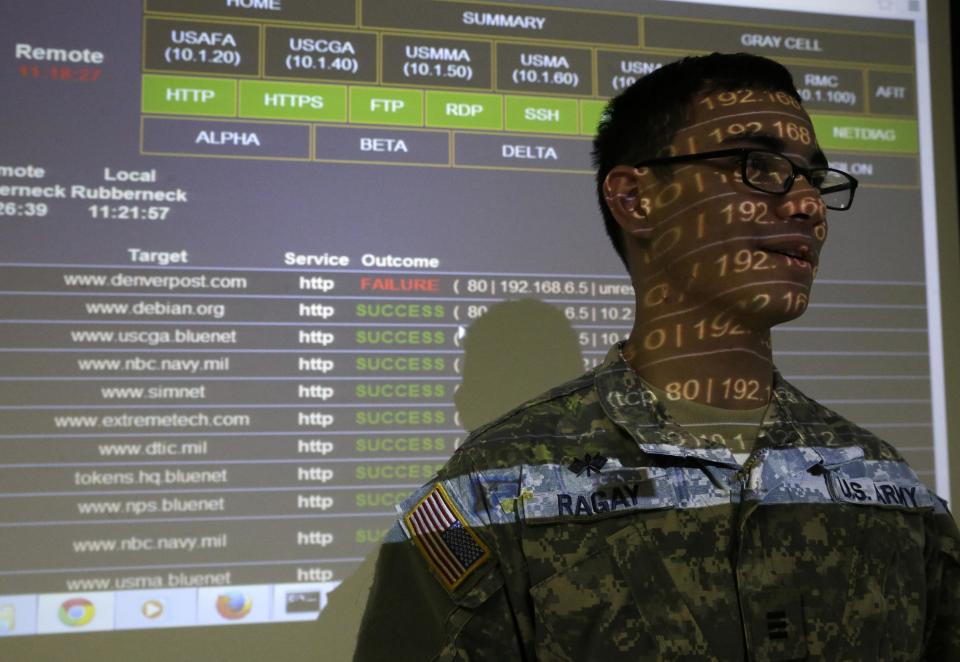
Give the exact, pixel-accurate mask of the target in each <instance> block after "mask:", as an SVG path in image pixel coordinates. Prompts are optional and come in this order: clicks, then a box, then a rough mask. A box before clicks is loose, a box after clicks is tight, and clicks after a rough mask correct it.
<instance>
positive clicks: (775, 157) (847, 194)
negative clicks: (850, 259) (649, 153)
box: [634, 147, 858, 211]
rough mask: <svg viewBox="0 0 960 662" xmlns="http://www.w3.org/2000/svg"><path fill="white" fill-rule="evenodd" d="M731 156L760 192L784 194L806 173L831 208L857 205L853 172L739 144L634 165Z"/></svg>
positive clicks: (750, 183)
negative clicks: (809, 165)
mask: <svg viewBox="0 0 960 662" xmlns="http://www.w3.org/2000/svg"><path fill="white" fill-rule="evenodd" d="M730 156H735V157H737V158H738V159H739V161H740V174H741V175H743V181H744V183H745V184H746V185H747V186H749V187H751V188H754V189H756V190H758V191H763V192H764V193H773V194H775V195H783V194H784V193H786V192H787V191H789V190H790V189H791V188H792V187H793V184H794V182H796V181H797V176H798V175H803V176H804V178H805V179H806V180H807V181H808V182H809V183H810V186H812V187H813V188H815V189H817V191H818V192H819V193H820V197H821V198H822V199H823V203H824V204H825V205H826V207H827V209H836V210H839V211H845V210H847V209H850V207H851V206H852V205H853V194H854V192H856V190H857V184H858V182H857V180H856V178H854V177H853V176H852V175H848V174H847V173H845V172H843V171H842V170H836V169H834V168H802V167H800V166H798V165H797V164H796V163H794V162H793V161H791V160H790V159H788V158H787V157H785V156H784V155H783V154H779V153H777V152H771V151H769V150H765V149H750V148H746V147H739V148H736V149H721V150H718V151H716V152H704V153H702V154H684V155H682V156H665V157H663V158H659V159H651V160H649V161H643V162H642V163H637V164H636V165H634V167H635V168H643V167H647V166H658V165H666V164H668V163H686V162H690V161H701V160H703V159H719V158H723V157H730Z"/></svg>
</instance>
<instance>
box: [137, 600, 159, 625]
mask: <svg viewBox="0 0 960 662" xmlns="http://www.w3.org/2000/svg"><path fill="white" fill-rule="evenodd" d="M140 613H141V614H143V616H144V618H149V619H150V620H153V619H155V618H160V617H161V616H162V615H163V601H162V600H147V601H146V602H144V603H143V604H142V605H140Z"/></svg>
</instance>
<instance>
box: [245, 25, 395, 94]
mask: <svg viewBox="0 0 960 662" xmlns="http://www.w3.org/2000/svg"><path fill="white" fill-rule="evenodd" d="M264 66H265V68H266V75H267V76H277V77H281V78H310V79H319V80H349V81H355V82H376V80H377V36H376V35H375V34H373V33H372V32H333V31H330V30H304V29H300V28H276V27H267V28H266V50H265V55H264Z"/></svg>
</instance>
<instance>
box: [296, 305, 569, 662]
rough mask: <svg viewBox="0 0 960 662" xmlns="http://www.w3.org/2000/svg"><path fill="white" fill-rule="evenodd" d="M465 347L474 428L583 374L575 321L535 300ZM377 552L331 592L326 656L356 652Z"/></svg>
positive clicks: (322, 642)
mask: <svg viewBox="0 0 960 662" xmlns="http://www.w3.org/2000/svg"><path fill="white" fill-rule="evenodd" d="M463 351H464V354H463V363H462V366H461V367H462V370H461V374H462V375H463V378H462V382H461V384H460V386H459V388H458V389H457V391H456V393H455V395H454V402H455V404H456V407H457V412H458V414H459V415H460V424H461V425H462V426H463V427H464V429H467V430H473V429H476V428H478V427H480V426H481V425H484V424H485V423H487V422H489V421H492V420H495V419H497V418H499V417H500V416H501V415H503V414H504V413H506V412H508V411H510V410H511V409H513V408H514V407H516V406H517V405H518V404H519V403H521V402H524V401H525V400H529V399H530V398H532V397H535V396H537V395H538V394H540V393H543V392H544V391H546V390H548V389H550V388H551V387H553V386H556V385H558V384H561V383H563V382H564V381H567V380H568V379H571V378H573V377H576V376H577V375H578V374H580V373H581V372H583V359H582V357H581V354H580V345H579V343H578V341H577V335H576V333H575V332H574V330H573V328H572V327H571V326H570V322H568V321H567V319H566V318H565V317H564V315H563V313H562V312H560V310H559V309H557V308H556V307H554V306H551V305H550V304H547V303H544V302H543V301H538V300H536V299H521V300H518V301H505V302H503V303H498V304H494V305H493V306H490V308H489V310H488V311H487V312H486V313H485V314H483V315H482V316H481V317H480V318H478V319H477V320H475V321H474V322H473V324H471V325H470V328H469V330H468V332H467V335H466V338H465V341H464V344H463ZM378 552H379V547H378V548H377V549H375V550H373V551H372V552H371V553H370V554H368V555H367V558H366V559H365V560H364V561H363V563H362V564H361V565H360V567H359V568H357V570H356V571H355V572H354V574H353V575H351V576H350V577H349V578H347V579H346V580H345V581H344V582H343V584H342V585H341V586H340V587H339V588H337V590H335V591H334V592H333V593H331V594H330V602H329V605H328V607H327V609H326V610H325V611H324V612H323V614H322V616H321V617H320V619H319V621H318V622H317V624H316V633H315V635H316V636H315V645H316V646H317V650H318V651H322V653H323V658H322V659H323V660H324V661H325V662H328V661H329V662H341V661H344V662H348V661H349V660H350V659H351V658H352V654H353V648H354V645H355V642H356V635H357V631H358V630H359V628H360V620H361V617H362V615H363V610H364V607H365V605H366V598H367V595H368V594H369V592H370V587H371V586H372V585H373V575H374V569H375V567H376V560H377V555H378ZM402 608H403V605H397V609H402Z"/></svg>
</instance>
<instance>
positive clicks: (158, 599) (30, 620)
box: [0, 581, 339, 637]
mask: <svg viewBox="0 0 960 662" xmlns="http://www.w3.org/2000/svg"><path fill="white" fill-rule="evenodd" d="M338 584H339V582H335V581H331V582H322V583H316V584H306V583H298V584H260V585H249V586H216V587H196V588H167V589H145V590H131V591H88V592H78V593H44V594H39V595H0V637H4V636H16V635H35V634H60V633H67V632H74V633H75V632H94V631H106V630H139V629H147V628H175V627H191V626H199V625H232V624H238V623H269V622H275V621H305V620H312V619H315V618H316V617H317V616H318V615H319V614H320V611H321V610H322V609H323V608H324V607H325V606H326V603H327V595H328V594H329V593H330V591H332V590H333V589H334V588H336V587H337V585H338Z"/></svg>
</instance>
